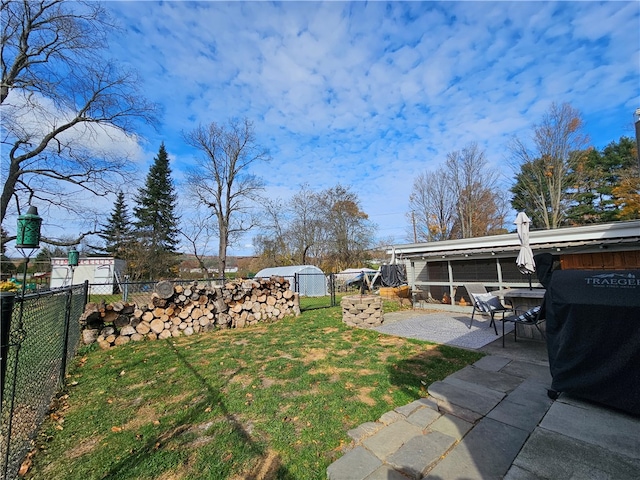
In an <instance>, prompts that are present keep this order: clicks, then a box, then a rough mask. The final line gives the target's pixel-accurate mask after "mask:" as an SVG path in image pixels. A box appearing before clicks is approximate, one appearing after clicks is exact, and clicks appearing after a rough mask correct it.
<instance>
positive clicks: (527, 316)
mask: <svg viewBox="0 0 640 480" xmlns="http://www.w3.org/2000/svg"><path fill="white" fill-rule="evenodd" d="M544 321H545V308H544V299H543V300H542V304H541V305H538V306H537V307H533V308H530V309H529V310H526V311H521V310H519V309H517V308H516V309H515V314H514V315H509V316H508V317H504V316H503V317H502V348H504V324H505V323H506V322H512V323H513V335H514V337H515V341H516V342H517V341H518V324H520V325H533V326H534V327H536V329H537V330H538V332H540V335H542V338H544V339H545V340H546V338H547V337H546V335H545V334H544V332H543V331H542V330H541V329H540V326H539V325H540V323H542V322H544Z"/></svg>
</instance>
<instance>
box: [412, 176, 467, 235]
mask: <svg viewBox="0 0 640 480" xmlns="http://www.w3.org/2000/svg"><path fill="white" fill-rule="evenodd" d="M409 207H410V208H411V212H410V215H411V217H412V218H411V223H412V225H413V226H414V227H415V229H414V231H415V237H414V238H413V240H414V241H418V242H432V241H438V240H448V239H449V238H451V234H452V232H453V225H454V222H455V219H456V197H455V195H454V192H453V190H452V189H451V188H450V185H449V183H448V181H447V172H446V170H445V169H444V168H439V169H438V170H437V171H435V172H424V173H421V174H420V175H418V177H416V179H415V180H414V182H413V189H412V191H411V195H410V197H409Z"/></svg>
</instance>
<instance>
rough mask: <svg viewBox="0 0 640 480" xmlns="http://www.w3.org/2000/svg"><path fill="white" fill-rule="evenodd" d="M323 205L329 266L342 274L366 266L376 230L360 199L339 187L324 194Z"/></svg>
mask: <svg viewBox="0 0 640 480" xmlns="http://www.w3.org/2000/svg"><path fill="white" fill-rule="evenodd" d="M320 205H321V211H322V213H323V216H324V221H323V229H324V231H325V232H326V235H327V243H326V259H325V266H326V267H327V268H331V269H334V270H341V269H343V268H347V267H350V266H358V265H360V264H362V263H363V262H365V261H366V260H367V258H368V255H369V252H368V251H369V249H370V247H371V245H372V243H373V237H374V235H373V232H374V231H375V226H374V225H373V224H372V223H371V222H370V221H369V216H368V215H367V214H366V213H365V212H363V211H362V210H361V209H360V200H359V199H358V196H357V195H356V194H355V193H353V192H351V191H350V190H349V188H348V187H344V186H342V185H337V186H335V187H333V188H330V189H327V190H325V191H323V192H322V193H321V195H320Z"/></svg>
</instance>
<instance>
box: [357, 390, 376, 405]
mask: <svg viewBox="0 0 640 480" xmlns="http://www.w3.org/2000/svg"><path fill="white" fill-rule="evenodd" d="M374 390H375V388H373V387H360V388H359V389H358V394H357V396H356V398H357V399H358V401H360V402H362V403H364V404H365V405H369V406H370V407H373V406H374V405H375V404H376V403H377V402H376V401H375V400H374V399H373V398H372V397H371V396H370V394H371V392H373V391H374Z"/></svg>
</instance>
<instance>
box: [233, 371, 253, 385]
mask: <svg viewBox="0 0 640 480" xmlns="http://www.w3.org/2000/svg"><path fill="white" fill-rule="evenodd" d="M229 383H239V384H240V385H242V386H243V387H244V388H247V387H248V386H249V385H251V384H252V383H253V377H252V376H251V375H245V374H242V373H240V374H238V375H236V376H234V377H231V378H230V379H229Z"/></svg>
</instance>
